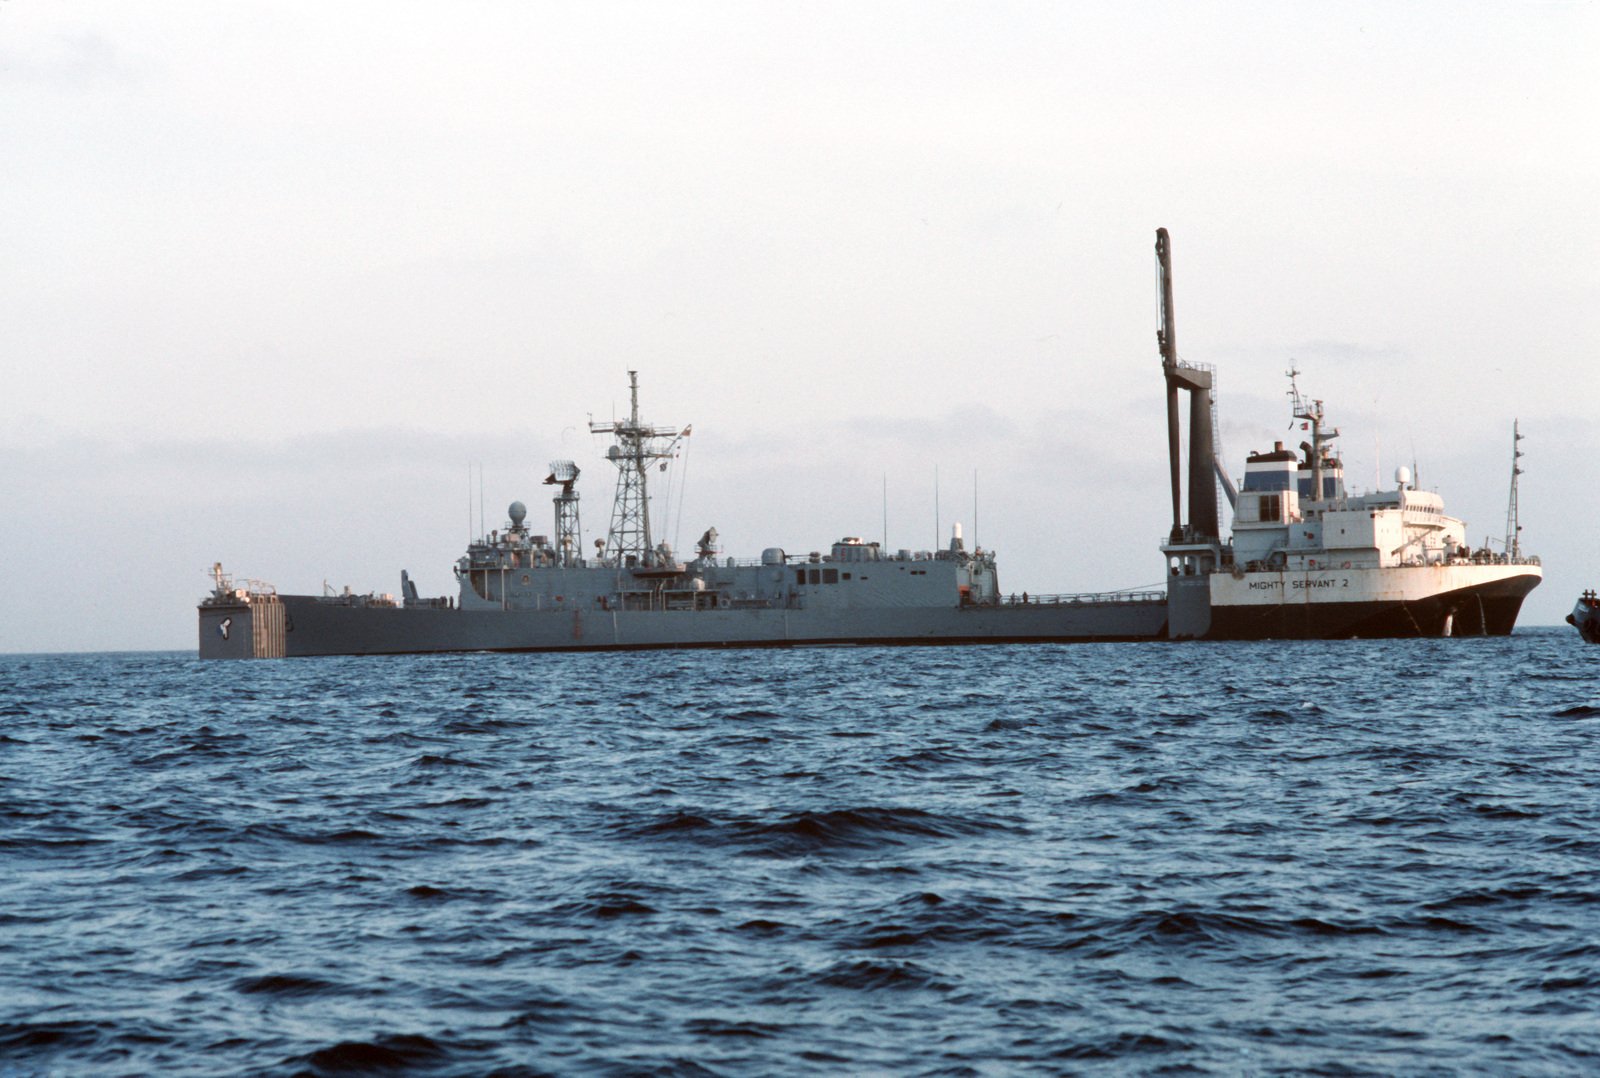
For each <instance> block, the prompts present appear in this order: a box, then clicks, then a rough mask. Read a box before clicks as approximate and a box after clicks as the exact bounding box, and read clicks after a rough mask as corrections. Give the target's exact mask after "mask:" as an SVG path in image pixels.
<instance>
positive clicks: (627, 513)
mask: <svg viewBox="0 0 1600 1078" xmlns="http://www.w3.org/2000/svg"><path fill="white" fill-rule="evenodd" d="M628 387H629V394H630V407H629V411H628V418H627V419H624V420H616V419H614V420H612V421H611V422H610V423H595V422H593V421H591V422H590V423H589V430H590V431H591V432H592V433H594V434H610V435H611V436H612V437H613V438H615V439H616V441H615V442H613V443H612V446H611V448H610V449H608V450H607V451H606V457H607V458H608V459H609V460H610V461H611V463H613V464H615V465H616V466H617V496H616V500H615V501H614V502H613V503H612V505H611V531H610V532H609V534H608V535H607V537H606V546H607V548H608V549H607V551H606V555H605V556H606V558H607V559H608V560H609V561H610V562H611V563H612V564H615V565H626V564H628V563H629V559H630V558H631V559H634V562H633V563H634V564H638V565H650V564H652V563H653V562H654V561H655V544H654V543H653V542H652V541H651V538H650V487H649V471H650V466H651V465H652V464H654V463H656V462H657V461H659V462H661V467H662V468H665V467H666V462H667V461H669V460H671V459H672V458H674V457H676V456H677V449H678V443H679V442H680V441H682V440H683V435H684V433H687V431H685V432H682V433H680V432H679V431H678V429H677V428H676V427H651V426H647V425H646V424H645V423H644V422H643V421H642V420H640V418H639V374H638V372H637V371H629V372H628Z"/></svg>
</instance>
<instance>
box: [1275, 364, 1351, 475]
mask: <svg viewBox="0 0 1600 1078" xmlns="http://www.w3.org/2000/svg"><path fill="white" fill-rule="evenodd" d="M1286 373H1287V374H1288V376H1289V400H1290V402H1291V403H1292V404H1293V406H1294V417H1295V418H1296V419H1299V420H1303V421H1304V422H1306V423H1309V424H1310V425H1311V442H1310V448H1309V449H1308V450H1307V455H1308V456H1309V457H1310V460H1309V461H1307V463H1309V464H1310V465H1311V498H1312V500H1314V501H1321V500H1323V498H1325V497H1326V496H1327V495H1326V491H1324V490H1323V486H1322V469H1323V465H1324V464H1325V463H1326V462H1327V459H1328V451H1327V449H1326V448H1325V446H1326V445H1327V444H1328V443H1329V442H1331V441H1333V440H1334V439H1335V438H1337V437H1339V428H1337V427H1335V428H1333V429H1332V430H1323V429H1322V402H1321V401H1320V400H1312V399H1311V398H1310V397H1303V396H1301V395H1300V386H1299V384H1298V383H1297V382H1296V381H1295V379H1296V378H1299V377H1300V372H1299V371H1298V370H1296V369H1295V368H1294V367H1290V368H1289V370H1288V371H1287V372H1286Z"/></svg>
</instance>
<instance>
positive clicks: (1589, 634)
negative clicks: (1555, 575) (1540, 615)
mask: <svg viewBox="0 0 1600 1078" xmlns="http://www.w3.org/2000/svg"><path fill="white" fill-rule="evenodd" d="M1567 624H1568V625H1571V626H1572V627H1573V628H1575V629H1577V630H1578V635H1580V636H1582V637H1583V639H1584V640H1585V641H1587V642H1588V643H1591V644H1600V603H1597V602H1596V600H1595V599H1594V597H1593V593H1592V592H1589V593H1586V594H1585V595H1583V596H1582V597H1581V598H1579V599H1578V601H1577V603H1576V604H1574V605H1573V607H1572V613H1570V614H1568V615H1567Z"/></svg>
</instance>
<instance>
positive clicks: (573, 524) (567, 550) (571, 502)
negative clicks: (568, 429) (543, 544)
mask: <svg viewBox="0 0 1600 1078" xmlns="http://www.w3.org/2000/svg"><path fill="white" fill-rule="evenodd" d="M545 482H546V483H549V484H552V485H557V486H560V488H561V490H560V491H559V492H558V493H557V494H556V496H555V497H554V498H553V499H551V500H552V501H554V502H555V508H556V558H557V559H558V564H560V565H563V566H566V567H567V568H571V567H572V566H574V565H576V564H577V561H578V559H579V558H580V557H582V550H583V531H582V527H581V526H580V525H579V523H578V492H577V490H576V489H575V486H576V484H577V482H578V466H577V465H576V464H574V463H573V462H572V461H570V460H553V461H551V462H550V475H549V476H548V477H547V478H546V479H545Z"/></svg>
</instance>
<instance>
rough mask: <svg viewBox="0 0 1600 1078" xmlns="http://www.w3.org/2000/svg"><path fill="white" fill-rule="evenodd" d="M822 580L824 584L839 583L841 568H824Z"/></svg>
mask: <svg viewBox="0 0 1600 1078" xmlns="http://www.w3.org/2000/svg"><path fill="white" fill-rule="evenodd" d="M822 582H823V583H824V584H837V583H839V570H837V569H824V570H822Z"/></svg>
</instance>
